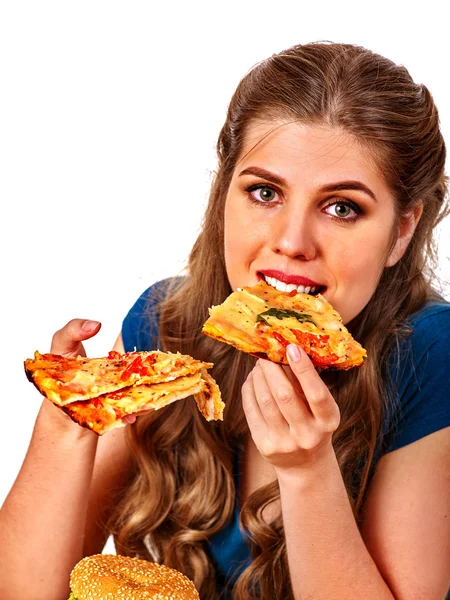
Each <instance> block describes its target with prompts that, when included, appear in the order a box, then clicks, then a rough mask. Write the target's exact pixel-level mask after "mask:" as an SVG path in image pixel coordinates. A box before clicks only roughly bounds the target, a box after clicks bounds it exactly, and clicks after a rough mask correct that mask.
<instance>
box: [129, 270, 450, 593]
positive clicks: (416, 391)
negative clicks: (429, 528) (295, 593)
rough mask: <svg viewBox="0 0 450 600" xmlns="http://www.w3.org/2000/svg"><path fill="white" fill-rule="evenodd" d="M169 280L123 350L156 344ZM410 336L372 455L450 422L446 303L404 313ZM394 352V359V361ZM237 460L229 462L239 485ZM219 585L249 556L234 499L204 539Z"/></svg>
mask: <svg viewBox="0 0 450 600" xmlns="http://www.w3.org/2000/svg"><path fill="white" fill-rule="evenodd" d="M170 281H171V280H167V279H165V280H163V281H160V282H158V283H156V284H154V285H153V286H151V287H150V288H148V289H147V290H146V291H145V292H144V293H143V294H142V296H141V297H140V298H139V299H138V300H137V301H136V303H135V304H134V306H133V307H132V308H131V310H130V311H129V313H128V315H127V316H126V318H125V320H124V322H123V326H122V337H123V343H124V347H125V350H126V351H127V352H129V351H131V350H134V349H136V350H138V351H143V350H153V349H157V348H158V347H159V339H158V309H157V305H158V302H159V301H160V300H161V299H163V298H164V295H165V292H166V290H167V287H168V284H169V283H170ZM408 323H409V324H410V325H411V328H412V332H411V335H410V336H408V337H407V338H406V339H404V340H402V342H401V343H400V348H399V351H398V352H395V353H394V354H393V356H392V357H391V361H390V372H389V374H390V379H391V382H392V399H391V402H390V407H389V409H388V410H387V412H386V414H385V416H384V419H383V425H382V433H383V436H382V443H381V445H380V446H379V448H378V451H377V456H376V460H377V461H378V460H379V459H380V458H381V456H382V455H383V454H386V453H388V452H392V451H393V450H396V449H398V448H401V447H403V446H406V445H407V444H410V443H412V442H414V441H416V440H419V439H421V438H423V437H425V436H426V435H429V434H430V433H433V432H435V431H439V430H440V429H443V428H444V427H448V426H450V393H449V389H450V369H449V367H448V365H449V364H450V335H449V334H447V335H446V332H449V333H450V304H449V303H447V302H445V301H442V302H430V303H428V304H426V305H425V306H424V307H423V308H422V309H421V310H419V311H418V312H417V313H415V314H414V315H412V316H411V317H409V319H408ZM399 357H400V360H399ZM239 471H240V467H239V464H236V465H235V473H234V475H235V481H236V490H237V491H238V490H239ZM209 547H210V553H211V556H212V558H213V560H214V562H215V565H216V569H217V573H218V579H219V583H220V584H221V587H222V586H223V585H225V584H226V583H227V582H229V581H230V579H231V580H234V579H235V578H237V576H238V575H239V574H240V573H241V572H242V571H243V570H244V569H245V568H246V566H247V565H248V564H249V562H250V560H251V557H250V552H249V548H248V546H247V544H246V543H245V540H244V537H243V535H242V533H241V530H240V528H239V499H237V502H236V508H235V511H234V516H233V519H232V520H231V521H230V523H229V524H228V525H227V526H226V527H225V528H224V529H223V530H222V531H220V532H219V533H217V534H216V535H214V536H213V537H212V538H211V539H210V540H209Z"/></svg>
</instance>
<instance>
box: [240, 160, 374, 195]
mask: <svg viewBox="0 0 450 600" xmlns="http://www.w3.org/2000/svg"><path fill="white" fill-rule="evenodd" d="M242 175H254V176H256V177H260V178H261V179H265V180H266V181H270V182H271V183H274V184H275V185H279V186H282V187H289V185H288V183H287V181H286V180H285V179H283V177H280V176H279V175H275V174H274V173H271V172H270V171H266V169H261V168H260V167H248V168H247V169H244V170H243V171H241V172H240V173H239V177H241V176H242ZM320 189H321V191H322V192H342V191H345V190H354V191H357V192H364V193H365V194H367V196H370V198H372V199H373V200H374V201H375V202H377V197H376V196H375V194H374V193H373V192H372V190H371V189H370V188H369V187H367V185H365V184H364V183H362V182H361V181H357V180H348V181H339V182H337V183H328V184H327V185H324V186H322V187H321V188H320Z"/></svg>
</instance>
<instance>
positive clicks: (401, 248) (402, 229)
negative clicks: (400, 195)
mask: <svg viewBox="0 0 450 600" xmlns="http://www.w3.org/2000/svg"><path fill="white" fill-rule="evenodd" d="M422 211H423V204H422V202H419V204H417V205H416V206H415V207H414V208H413V210H412V211H411V212H409V213H407V214H406V215H404V216H403V217H402V218H401V220H400V224H399V228H398V232H397V240H396V242H395V245H394V247H393V248H392V250H391V251H390V253H389V255H388V257H387V260H386V264H385V267H393V266H394V265H396V264H397V263H398V261H399V260H400V259H401V257H402V256H403V255H404V254H405V252H406V248H407V247H408V244H409V242H410V241H411V238H412V236H413V234H414V231H415V230H416V227H417V223H418V222H419V219H420V217H421V216H422Z"/></svg>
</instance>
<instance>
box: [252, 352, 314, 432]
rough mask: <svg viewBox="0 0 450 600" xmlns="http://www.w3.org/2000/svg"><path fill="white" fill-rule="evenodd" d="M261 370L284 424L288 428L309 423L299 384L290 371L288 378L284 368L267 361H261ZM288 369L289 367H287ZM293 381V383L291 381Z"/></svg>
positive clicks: (306, 406) (303, 395)
mask: <svg viewBox="0 0 450 600" xmlns="http://www.w3.org/2000/svg"><path fill="white" fill-rule="evenodd" d="M261 368H262V370H263V373H264V375H265V378H266V381H267V382H268V383H269V386H270V389H271V393H272V396H273V398H274V400H275V402H276V404H277V407H278V410H279V411H280V413H281V414H282V416H283V418H284V420H285V421H286V423H288V424H289V426H290V427H292V426H294V425H299V424H304V423H308V422H310V420H311V418H312V414H311V410H310V408H309V405H308V402H307V400H306V398H305V394H304V393H303V390H302V388H301V385H300V383H299V382H298V380H297V379H296V377H295V375H294V374H292V370H291V369H289V370H290V371H291V374H290V376H289V375H288V373H286V371H285V370H284V368H283V367H282V368H281V369H280V366H279V365H277V364H275V363H273V362H270V361H268V360H263V361H261ZM287 368H289V367H287ZM291 378H292V379H294V380H295V381H293V380H291Z"/></svg>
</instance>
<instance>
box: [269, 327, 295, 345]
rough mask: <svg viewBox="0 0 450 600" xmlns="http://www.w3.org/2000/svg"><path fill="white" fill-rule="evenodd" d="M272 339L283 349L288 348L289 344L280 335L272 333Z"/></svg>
mask: <svg viewBox="0 0 450 600" xmlns="http://www.w3.org/2000/svg"><path fill="white" fill-rule="evenodd" d="M272 337H274V338H275V339H276V340H277V341H279V342H280V344H282V345H283V346H284V347H285V348H287V347H288V346H289V344H290V343H291V342H288V341H287V339H285V338H284V337H283V336H282V335H280V334H279V333H277V332H276V331H274V332H273V333H272Z"/></svg>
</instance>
